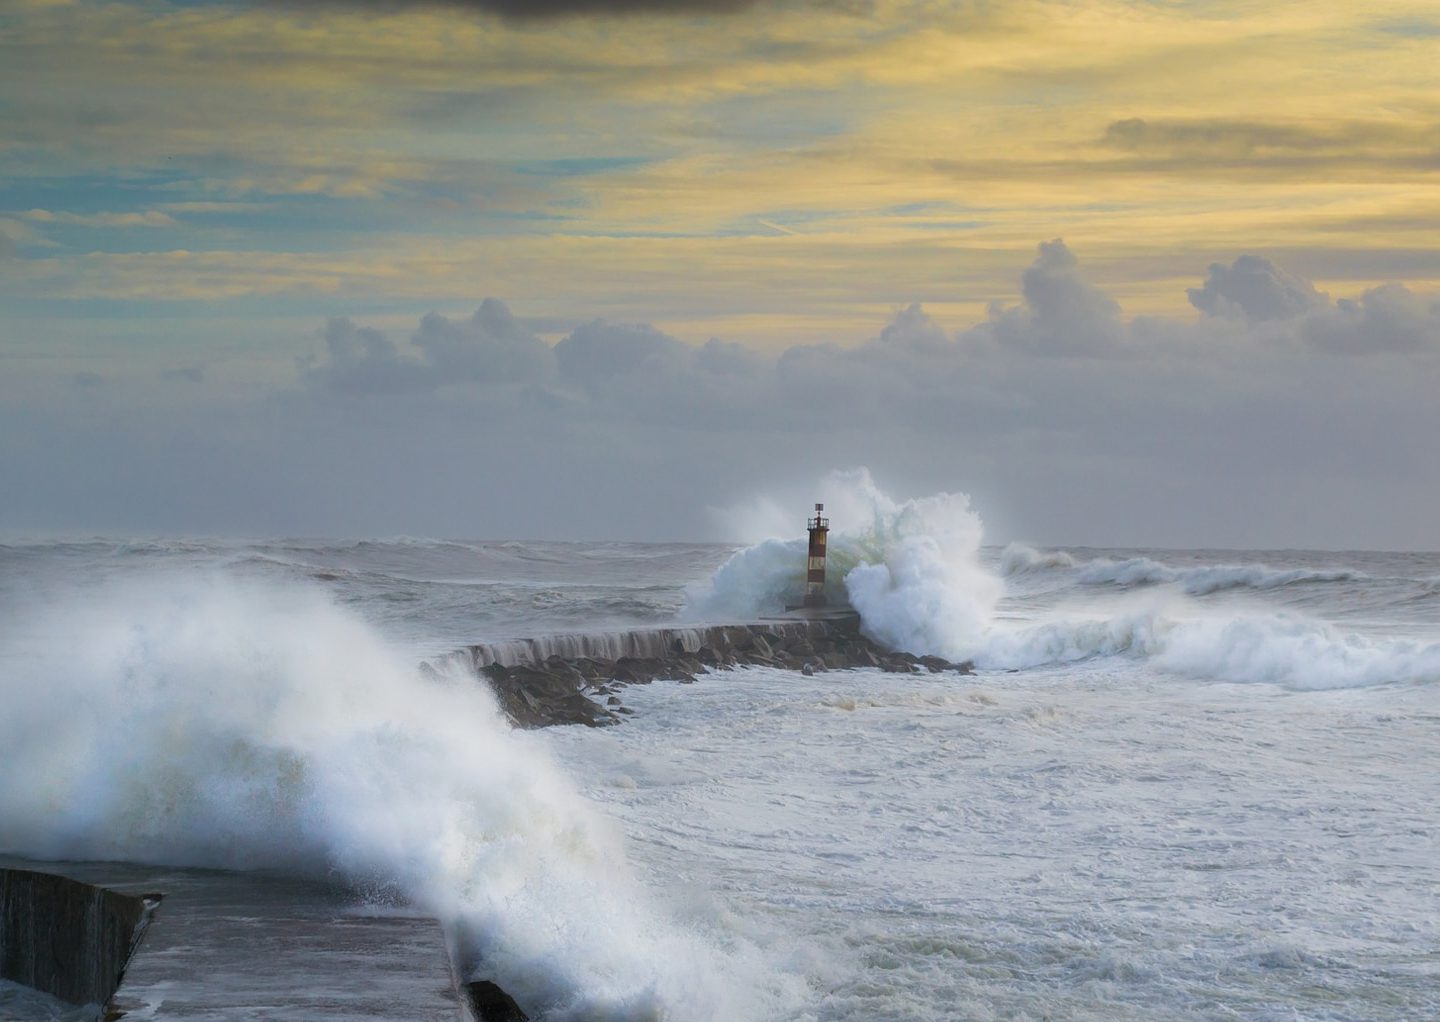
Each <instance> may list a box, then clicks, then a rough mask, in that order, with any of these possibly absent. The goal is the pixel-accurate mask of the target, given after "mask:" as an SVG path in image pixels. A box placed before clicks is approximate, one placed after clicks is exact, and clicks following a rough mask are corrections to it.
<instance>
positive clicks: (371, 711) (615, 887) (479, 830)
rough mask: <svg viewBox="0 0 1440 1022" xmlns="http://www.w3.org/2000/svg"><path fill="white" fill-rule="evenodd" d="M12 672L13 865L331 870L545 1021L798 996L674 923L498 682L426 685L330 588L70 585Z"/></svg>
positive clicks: (18, 646)
mask: <svg viewBox="0 0 1440 1022" xmlns="http://www.w3.org/2000/svg"><path fill="white" fill-rule="evenodd" d="M0 656H3V658H4V673H3V685H4V700H5V706H6V712H5V713H4V714H3V715H0V747H3V748H4V749H5V751H6V768H5V770H4V771H3V773H0V850H4V851H7V852H11V853H18V854H22V855H26V856H30V857H35V858H44V859H64V858H76V859H117V860H128V861H134V862H145V863H165V864H174V865H190V866H213V867H223V868H239V869H252V868H279V869H285V870H290V871H295V872H301V873H315V874H325V875H330V874H333V873H338V874H339V875H340V876H342V877H344V878H346V879H347V880H349V881H350V882H351V883H352V884H354V885H355V886H356V887H357V888H358V889H363V890H366V891H370V892H390V894H391V895H393V896H395V897H398V898H402V899H405V900H407V901H411V902H414V903H415V904H417V905H418V906H420V907H421V908H422V909H424V910H426V911H429V912H431V913H434V914H435V915H436V916H438V917H439V918H441V919H442V921H444V922H445V923H446V924H447V927H448V928H449V930H450V932H451V933H452V935H453V936H454V937H455V939H456V940H457V942H458V943H459V945H460V947H461V949H462V954H461V958H462V960H463V962H464V965H465V969H466V970H467V971H468V972H469V973H471V974H473V975H476V976H479V977H483V978H492V979H496V980H497V981H498V982H500V984H501V985H502V986H503V987H505V988H506V989H507V990H509V991H511V992H512V993H513V994H515V996H517V998H519V999H520V1000H521V1002H522V1003H524V1004H525V1005H526V1006H527V1007H528V1008H530V1009H531V1010H534V1011H537V1012H538V1013H540V1014H543V1015H544V1016H545V1017H547V1018H551V1019H569V1018H584V1019H608V1018H614V1019H620V1018H624V1019H627V1020H628V1019H646V1018H649V1019H660V1018H685V1019H722V1018H724V1019H728V1018H761V1017H766V1016H768V1015H770V1014H771V1013H772V1012H773V1011H775V1010H777V1008H776V1006H777V1005H780V1004H784V1003H786V1001H787V999H788V998H793V997H795V996H798V995H799V991H800V990H801V989H802V988H803V985H804V984H803V981H802V980H800V979H798V978H795V977H790V976H784V975H780V974H777V973H775V972H773V971H772V970H771V969H769V968H768V967H767V966H766V965H765V964H763V963H762V962H761V960H760V952H759V951H758V950H756V949H755V948H754V947H753V946H751V945H749V944H747V943H746V942H745V941H743V940H738V939H737V938H735V936H734V935H733V934H730V933H728V932H726V931H725V930H724V927H723V926H720V925H719V924H715V925H713V926H712V927H711V929H710V930H708V931H707V930H705V928H704V927H703V926H702V925H700V924H698V923H696V922H695V921H694V920H688V921H687V923H686V925H684V926H679V925H677V924H675V923H674V922H672V921H671V920H669V919H668V918H667V914H666V911H665V909H664V907H663V906H662V905H659V904H657V903H656V901H655V900H654V898H652V896H651V895H650V894H649V893H648V892H647V891H646V890H645V889H644V888H643V887H642V886H641V885H640V884H639V883H638V882H637V881H636V879H635V878H634V877H633V875H632V873H631V871H630V869H629V867H628V865H627V862H626V858H625V855H624V852H623V847H622V843H621V841H620V839H619V838H618V836H617V834H616V833H615V832H614V831H613V829H612V827H611V826H610V825H609V824H608V823H607V822H606V821H605V820H604V818H603V817H601V816H599V815H598V814H597V813H596V812H594V811H593V810H592V808H591V807H590V805H589V804H588V803H587V802H586V801H585V800H584V799H582V798H581V797H579V796H578V795H577V794H576V793H575V792H574V791H573V789H572V788H571V786H570V784H569V782H568V781H567V780H566V778H565V777H564V776H563V774H562V773H561V771H560V770H559V769H558V768H557V767H556V766H555V765H554V763H553V762H552V760H551V758H550V756H549V754H548V752H547V749H546V747H545V745H544V743H543V741H542V740H540V739H539V738H537V737H536V736H534V735H529V734H525V733H521V732H515V731H512V730H510V729H509V728H508V727H507V726H506V725H505V724H504V722H503V721H502V719H501V717H500V715H499V713H498V710H497V708H496V706H495V703H494V700H493V698H492V697H491V695H490V694H489V691H488V689H487V688H485V686H483V685H479V684H477V683H476V682H475V680H474V679H473V677H470V676H468V675H460V674H448V675H440V676H438V677H434V678H426V677H423V676H422V675H421V674H420V673H419V672H418V670H417V665H415V664H414V663H412V662H409V661H408V659H405V658H403V657H401V656H399V655H397V654H396V653H395V652H394V651H393V650H391V649H390V648H389V647H387V646H386V644H385V643H384V642H382V641H381V640H380V639H379V638H378V637H377V636H376V635H375V634H374V633H373V632H372V631H371V630H370V628H369V627H368V626H366V625H365V624H364V623H363V622H361V621H359V620H358V619H357V618H355V617H353V616H352V615H350V614H348V613H346V612H344V611H342V610H341V609H340V608H338V607H336V606H335V605H334V604H333V603H331V602H330V601H329V600H328V599H327V598H326V596H325V595H324V594H323V593H320V592H318V591H316V590H314V589H305V588H296V587H288V588H277V587H275V586H273V585H272V586H262V585H260V584H259V583H257V582H256V581H255V580H235V579H233V578H226V577H221V576H215V575H212V576H208V577H198V576H195V575H191V576H189V577H188V578H187V579H186V580H185V581H183V582H181V581H179V580H177V579H175V578H169V577H167V578H165V579H164V580H163V581H160V582H157V581H155V580H149V581H131V582H129V583H126V584H123V585H122V584H106V585H102V586H100V587H99V588H98V589H93V590H91V591H89V592H87V593H81V592H78V591H75V592H70V593H69V594H68V595H66V596H64V597H61V596H60V595H58V594H52V595H51V598H50V599H49V600H48V601H47V603H46V605H44V606H41V607H34V608H32V609H31V610H30V611H29V612H27V613H22V614H20V615H18V616H16V617H14V618H11V619H10V620H8V621H7V622H6V623H5V624H4V625H3V626H0ZM722 944H723V945H724V946H723V947H722V946H721V945H722Z"/></svg>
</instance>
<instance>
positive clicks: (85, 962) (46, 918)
mask: <svg viewBox="0 0 1440 1022" xmlns="http://www.w3.org/2000/svg"><path fill="white" fill-rule="evenodd" d="M32 867H33V868H32ZM41 871H43V872H41ZM57 874H63V875H57ZM0 877H5V878H7V880H8V881H9V886H7V887H4V888H0V891H5V892H7V893H6V897H7V901H6V902H5V904H6V906H7V908H8V907H9V906H12V905H13V906H17V907H19V908H21V909H22V910H23V912H28V913H29V915H28V916H26V917H25V918H26V919H28V922H26V923H25V925H23V926H21V927H20V928H19V929H13V928H12V926H11V924H10V918H11V917H10V916H9V915H7V916H6V917H5V919H4V921H3V922H4V926H3V929H0V946H3V947H4V948H5V958H6V960H7V961H8V959H9V956H10V955H11V954H18V956H19V957H21V958H23V959H27V960H34V961H35V963H36V968H35V969H33V970H32V971H30V972H28V973H26V974H24V975H20V974H15V975H11V974H9V973H7V978H11V979H13V980H14V981H15V982H18V983H22V984H26V985H28V986H33V987H35V988H36V989H40V990H42V991H44V992H46V993H49V994H52V995H53V996H55V997H57V998H59V999H61V1000H63V1001H66V1002H69V1003H72V1004H86V1003H89V1004H92V1005H94V1006H95V1007H96V1015H95V1016H92V1017H111V1018H118V1017H120V1015H125V1016H128V1017H133V1018H146V1019H155V1020H158V1022H186V1020H194V1022H201V1020H213V1019H219V1018H234V1019H259V1018H264V1019H267V1020H273V1022H354V1020H356V1019H371V1020H375V1022H461V1020H462V1019H465V1018H466V1017H467V1015H466V1012H467V1009H468V1010H469V1012H470V1014H469V1016H468V1017H469V1018H473V1019H477V1020H479V1022H493V1020H496V1019H505V1018H506V1016H504V1015H503V1014H500V1013H498V1012H496V1011H495V1010H494V1009H491V1011H490V1013H489V1014H486V1013H483V1012H481V1011H479V1010H477V1009H476V1008H475V1007H472V1006H470V1005H469V1004H467V1003H466V1002H467V1001H468V1000H469V998H470V996H471V991H470V990H469V989H468V988H466V989H462V988H461V987H460V985H459V984H458V983H457V982H456V978H455V976H454V975H453V972H452V969H451V962H450V950H449V947H448V943H447V940H446V936H445V933H444V931H443V929H442V927H441V925H440V923H439V922H437V921H436V920H435V919H433V918H428V917H426V916H424V915H422V914H420V913H417V912H413V911H410V910H407V909H406V908H404V907H403V906H394V907H385V908H372V907H366V906H365V905H363V904H361V903H360V902H361V898H360V897H359V896H357V894H356V892H355V891H354V890H352V889H351V888H349V887H347V886H346V885H343V884H330V883H325V882H322V881H318V880H316V879H313V878H306V877H293V876H283V875H272V874H265V873H234V872H228V871H222V870H201V869H180V868H173V867H164V866H142V865H136V864H129V863H110V862H56V863H38V862H35V863H32V862H28V861H25V860H15V859H10V860H4V861H0ZM17 877H18V878H19V879H18V881H17V880H16V879H15V878H17ZM156 890H159V891H163V892H164V901H163V903H162V907H160V908H159V910H158V911H154V912H153V917H152V918H151V919H150V920H149V922H148V926H147V928H146V929H145V931H144V938H145V939H144V943H143V945H140V946H139V947H138V949H137V950H136V951H135V953H134V954H133V956H131V957H130V958H129V962H128V966H126V967H125V968H124V970H123V971H124V983H123V985H120V986H119V989H118V990H116V989H115V984H118V983H119V980H120V976H119V974H118V973H114V974H112V968H113V967H114V966H116V965H118V964H119V963H120V961H121V957H120V956H121V955H122V953H123V952H122V945H123V943H124V942H123V940H120V939H119V937H121V936H123V926H124V925H125V924H127V923H128V922H129V920H130V919H132V918H134V916H133V912H134V911H135V910H136V909H137V907H139V908H153V907H154V905H153V902H154V898H155V896H153V895H150V894H149V893H148V892H151V891H156ZM97 911H98V912H99V913H101V914H102V915H105V916H112V915H113V918H114V920H115V926H118V927H119V931H117V930H116V928H115V927H113V926H111V925H110V924H106V925H105V926H102V927H101V928H100V929H99V930H97V929H96V928H95V925H94V920H95V919H96V912H97ZM102 933H110V934H112V935H113V936H114V940H113V942H112V938H111V937H106V938H105V939H103V940H101V939H99V937H98V936H97V935H98V934H102ZM47 963H60V964H62V965H64V966H65V971H66V972H68V973H74V974H75V976H76V980H77V981H76V982H72V983H71V984H70V985H68V986H58V985H57V984H54V983H48V984H47V983H46V982H45V975H46V972H47V970H49V968H50V966H49V965H48V964H47ZM32 981H34V982H32ZM492 1000H493V999H492ZM102 1005H105V1006H108V1007H109V1008H110V1009H111V1010H110V1011H109V1012H108V1013H102V1012H101V1006H102ZM12 1017H15V1016H14V1015H12V1014H7V1013H6V1011H5V1009H4V1007H3V1006H0V1018H12ZM19 1017H20V1018H22V1019H24V1018H29V1017H32V1016H29V1015H25V1014H21V1015H20V1016H19ZM33 1017H35V1018H53V1017H54V1016H53V1014H36V1015H34V1016H33ZM66 1017H78V1016H72V1015H69V1014H67V1015H66ZM520 1017H523V1016H515V1015H512V1016H510V1018H511V1019H514V1018H520ZM507 1022H508V1020H507Z"/></svg>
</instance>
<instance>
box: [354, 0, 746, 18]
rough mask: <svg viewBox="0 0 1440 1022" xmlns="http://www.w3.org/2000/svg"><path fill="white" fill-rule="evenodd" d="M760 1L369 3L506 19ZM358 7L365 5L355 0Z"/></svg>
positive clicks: (696, 10)
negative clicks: (485, 13) (446, 9)
mask: <svg viewBox="0 0 1440 1022" xmlns="http://www.w3.org/2000/svg"><path fill="white" fill-rule="evenodd" d="M761 2H762V0H403V2H402V0H372V2H370V3H369V4H368V5H369V6H382V7H390V8H396V9H399V8H404V7H455V8H460V9H467V8H468V9H472V10H477V11H491V12H494V13H496V14H502V15H504V16H505V17H507V18H558V17H565V16H569V15H590V16H594V17H610V16H616V15H631V14H677V15H682V14H734V13H736V12H738V11H743V10H746V9H748V8H751V7H755V6H757V5H758V4H759V3H761ZM358 5H360V6H365V5H367V2H366V0H359V4H358Z"/></svg>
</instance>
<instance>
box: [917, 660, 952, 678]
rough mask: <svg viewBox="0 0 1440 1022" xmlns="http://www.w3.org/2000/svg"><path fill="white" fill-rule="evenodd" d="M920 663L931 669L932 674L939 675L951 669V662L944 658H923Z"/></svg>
mask: <svg viewBox="0 0 1440 1022" xmlns="http://www.w3.org/2000/svg"><path fill="white" fill-rule="evenodd" d="M920 663H921V664H922V665H923V666H924V667H926V668H928V669H929V671H930V673H931V674H939V673H940V672H941V671H948V670H949V669H950V667H951V664H950V661H949V660H946V659H945V658H944V657H938V656H922V657H921V658H920Z"/></svg>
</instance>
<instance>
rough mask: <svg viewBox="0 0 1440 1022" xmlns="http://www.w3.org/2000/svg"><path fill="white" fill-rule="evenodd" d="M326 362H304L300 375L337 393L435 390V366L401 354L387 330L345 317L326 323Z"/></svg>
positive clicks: (308, 382)
mask: <svg viewBox="0 0 1440 1022" xmlns="http://www.w3.org/2000/svg"><path fill="white" fill-rule="evenodd" d="M324 337H325V354H326V359H325V361H323V362H310V361H307V362H304V363H302V365H301V379H302V380H303V381H304V382H305V384H306V385H307V386H309V387H312V388H314V389H316V390H325V391H330V392H332V393H336V394H407V393H415V392H417V391H423V390H432V389H434V387H435V386H436V385H437V380H436V377H435V374H434V372H433V370H432V368H431V367H430V366H428V365H426V364H425V363H423V362H421V361H420V360H418V359H415V358H413V357H410V356H406V355H402V354H401V353H400V352H399V351H398V350H397V349H396V347H395V345H394V344H392V343H391V342H390V340H389V338H387V337H386V336H385V335H384V334H382V333H381V332H380V331H379V330H376V329H374V328H371V327H361V326H356V325H355V323H353V322H351V321H350V320H349V319H346V318H345V317H337V318H334V319H331V320H330V321H329V322H328V323H326V324H325V334H324Z"/></svg>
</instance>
